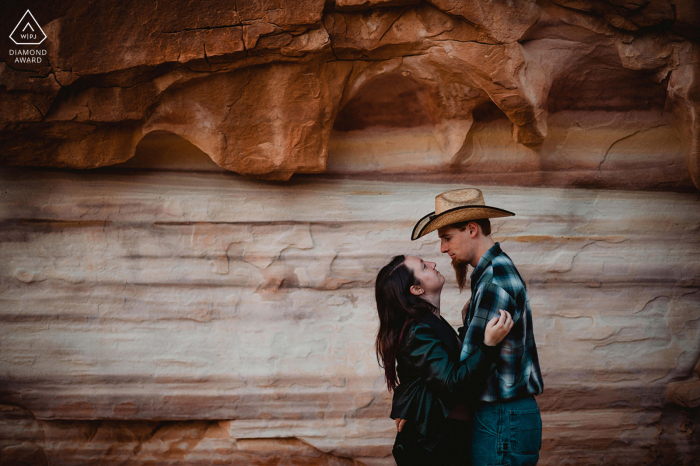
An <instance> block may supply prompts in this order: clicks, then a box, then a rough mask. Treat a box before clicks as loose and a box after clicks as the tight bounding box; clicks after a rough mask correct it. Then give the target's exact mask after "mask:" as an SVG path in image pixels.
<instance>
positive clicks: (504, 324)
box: [406, 311, 513, 406]
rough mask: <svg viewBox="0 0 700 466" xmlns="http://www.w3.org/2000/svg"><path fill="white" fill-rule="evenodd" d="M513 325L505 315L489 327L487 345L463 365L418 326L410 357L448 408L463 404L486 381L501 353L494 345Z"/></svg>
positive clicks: (427, 330) (434, 336) (425, 327)
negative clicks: (475, 384) (472, 388)
mask: <svg viewBox="0 0 700 466" xmlns="http://www.w3.org/2000/svg"><path fill="white" fill-rule="evenodd" d="M512 325H513V321H512V319H511V318H510V314H508V313H507V312H505V311H503V312H501V315H500V317H496V318H493V319H492V320H491V321H490V322H489V323H488V325H487V326H486V331H485V334H484V343H483V344H482V345H480V346H479V348H478V350H477V351H474V352H473V353H472V354H470V355H469V357H468V358H467V359H466V360H465V361H462V362H461V363H459V362H455V361H454V358H453V357H452V356H451V355H450V352H449V350H448V348H447V346H446V345H445V344H444V343H443V342H442V340H441V339H440V338H439V337H438V336H437V334H436V333H435V331H434V330H433V329H432V327H430V326H429V325H425V324H418V325H416V326H414V327H413V329H412V330H411V332H410V333H409V335H408V338H407V341H406V343H407V346H408V348H407V349H408V351H407V353H408V354H407V355H408V357H409V361H410V362H411V364H412V365H413V366H414V367H416V368H418V370H419V374H420V376H421V377H422V378H423V379H424V380H425V382H426V383H427V385H428V387H429V388H430V389H431V390H432V391H433V392H434V393H436V394H437V395H438V396H439V397H440V398H441V399H442V400H443V402H444V403H445V404H447V405H448V406H452V405H454V404H455V403H456V402H457V401H459V400H463V399H464V398H465V396H466V395H467V394H468V391H469V388H470V387H469V386H470V385H473V382H474V381H483V380H486V378H487V376H488V374H489V372H491V370H492V367H491V365H492V363H493V362H494V361H495V359H496V357H497V355H498V351H497V350H496V349H495V348H494V347H495V345H497V344H498V343H500V342H501V340H503V338H504V337H505V336H506V335H507V334H508V332H509V331H510V329H511V327H512Z"/></svg>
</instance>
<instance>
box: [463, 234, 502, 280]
mask: <svg viewBox="0 0 700 466" xmlns="http://www.w3.org/2000/svg"><path fill="white" fill-rule="evenodd" d="M499 254H501V244H500V243H496V244H494V245H493V246H491V249H489V250H488V251H486V252H485V253H484V255H483V256H481V259H479V263H478V264H476V268H475V269H474V271H473V272H472V274H471V276H470V279H471V288H472V291H473V290H474V285H475V284H476V283H477V282H478V281H479V279H480V278H481V276H482V275H483V274H484V271H485V270H486V268H487V267H488V266H489V264H491V261H492V260H493V259H494V258H495V257H496V256H498V255H499Z"/></svg>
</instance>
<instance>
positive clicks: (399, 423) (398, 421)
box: [394, 419, 406, 432]
mask: <svg viewBox="0 0 700 466" xmlns="http://www.w3.org/2000/svg"><path fill="white" fill-rule="evenodd" d="M394 420H395V421H396V430H398V431H399V432H401V429H403V425H404V424H406V419H394Z"/></svg>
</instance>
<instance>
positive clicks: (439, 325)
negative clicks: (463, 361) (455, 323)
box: [420, 312, 460, 357]
mask: <svg viewBox="0 0 700 466" xmlns="http://www.w3.org/2000/svg"><path fill="white" fill-rule="evenodd" d="M420 321H421V322H422V323H424V324H428V325H430V326H431V327H432V328H433V330H435V332H436V333H437V335H438V337H440V340H442V342H443V343H445V344H446V345H447V347H448V348H449V349H450V352H451V353H452V354H453V355H455V356H456V357H459V352H460V348H459V341H458V340H457V333H456V332H455V330H454V329H453V328H452V326H451V325H450V324H448V323H447V321H446V320H445V319H443V318H442V316H440V317H438V316H436V315H435V314H433V313H432V312H428V313H426V314H425V315H424V316H423V317H421V318H420Z"/></svg>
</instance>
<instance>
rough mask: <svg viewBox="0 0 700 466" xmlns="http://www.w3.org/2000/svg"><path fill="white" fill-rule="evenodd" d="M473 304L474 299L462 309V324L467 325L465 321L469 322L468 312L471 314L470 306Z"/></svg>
mask: <svg viewBox="0 0 700 466" xmlns="http://www.w3.org/2000/svg"><path fill="white" fill-rule="evenodd" d="M471 302H472V299H471V298H469V301H467V304H465V305H464V307H463V308H462V323H463V324H466V322H465V320H467V312H469V304H470V303H471Z"/></svg>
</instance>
